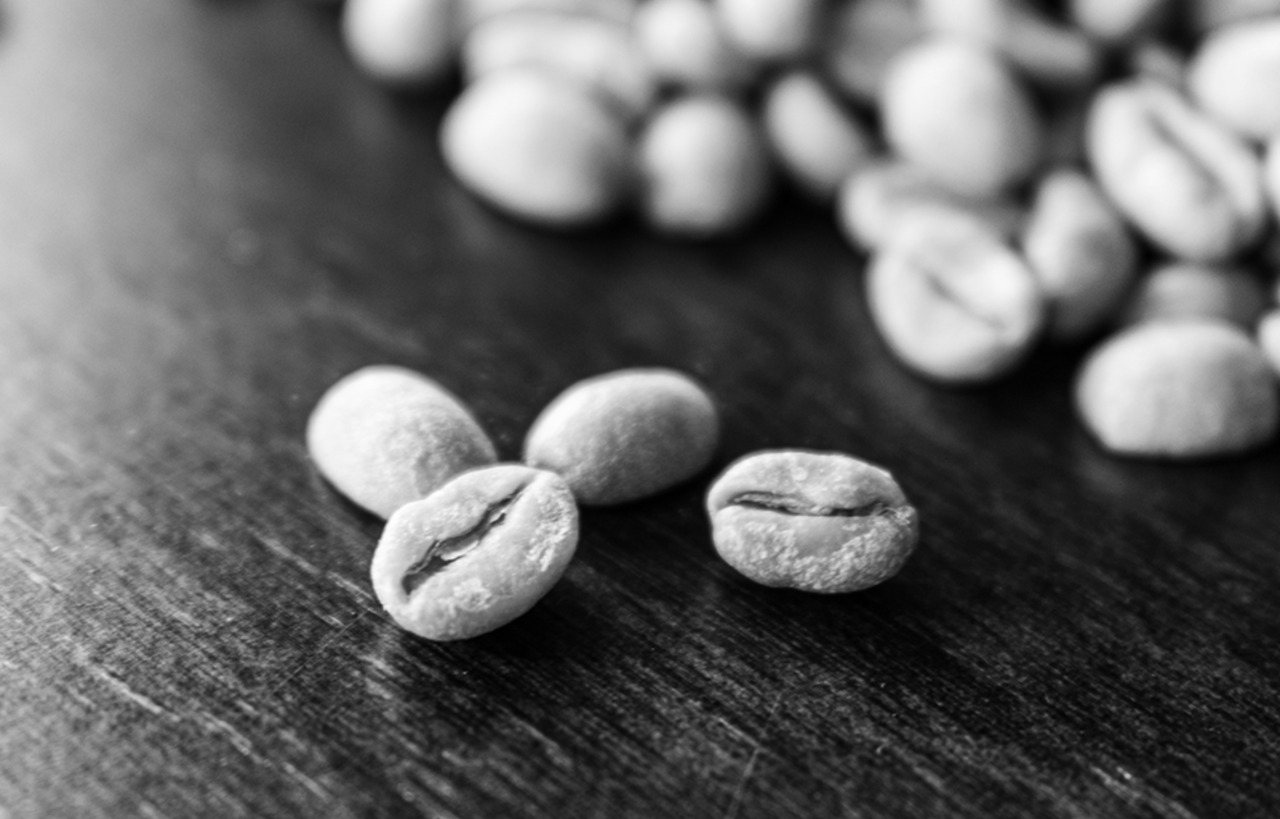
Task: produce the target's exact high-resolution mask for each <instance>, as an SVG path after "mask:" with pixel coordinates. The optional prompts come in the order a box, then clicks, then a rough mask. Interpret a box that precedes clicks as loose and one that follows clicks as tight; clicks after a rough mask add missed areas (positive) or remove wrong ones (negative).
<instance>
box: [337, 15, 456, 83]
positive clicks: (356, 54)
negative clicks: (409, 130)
mask: <svg viewBox="0 0 1280 819" xmlns="http://www.w3.org/2000/svg"><path fill="white" fill-rule="evenodd" d="M456 6H457V0H347V1H346V5H345V6H344V7H343V10H342V36H343V40H344V42H345V43H346V46H347V51H348V52H349V53H350V54H351V58H352V59H353V60H354V61H355V63H356V65H358V66H359V67H360V68H361V69H362V70H364V72H365V73H367V74H369V75H370V76H372V77H374V78H375V79H377V80H380V81H382V82H385V83H389V84H392V85H423V84H430V83H436V82H440V81H441V80H443V79H444V78H445V77H446V76H448V75H449V73H450V72H452V70H453V58H454V55H455V53H456V51H457V47H456V46H457V44H456V39H455V34H454V31H455V25H456V21H455V16H456V14H457V9H456Z"/></svg>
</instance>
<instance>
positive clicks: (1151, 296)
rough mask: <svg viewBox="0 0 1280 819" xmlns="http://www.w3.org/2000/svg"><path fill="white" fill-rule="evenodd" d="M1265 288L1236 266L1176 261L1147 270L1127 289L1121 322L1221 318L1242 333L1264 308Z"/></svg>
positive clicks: (1250, 328)
mask: <svg viewBox="0 0 1280 819" xmlns="http://www.w3.org/2000/svg"><path fill="white" fill-rule="evenodd" d="M1267 302H1268V299H1267V291H1266V288H1264V287H1263V286H1262V282H1260V281H1258V279H1257V277H1256V276H1254V275H1252V274H1251V273H1249V272H1248V271H1247V270H1244V269H1242V268H1239V267H1229V266H1223V265H1204V264H1192V263H1189V262H1175V263H1173V264H1166V265H1163V266H1161V267H1158V268H1156V269H1155V270H1153V271H1151V273H1149V274H1148V275H1147V276H1146V277H1145V278H1143V279H1142V281H1140V282H1139V283H1138V286H1137V287H1136V288H1135V289H1134V291H1133V293H1132V294H1130V296H1129V300H1128V304H1127V305H1126V307H1125V309H1124V315H1123V316H1122V321H1123V322H1124V323H1126V324H1140V323H1142V322H1147V321H1169V320H1177V319H1192V318H1202V319H1220V320H1222V321H1225V322H1227V323H1229V324H1234V325H1236V326H1238V327H1240V328H1241V329H1242V330H1245V331H1246V332H1248V331H1250V330H1252V329H1253V326H1254V325H1255V324H1256V323H1257V321H1258V319H1259V318H1260V317H1261V316H1262V314H1263V312H1265V311H1266V309H1267Z"/></svg>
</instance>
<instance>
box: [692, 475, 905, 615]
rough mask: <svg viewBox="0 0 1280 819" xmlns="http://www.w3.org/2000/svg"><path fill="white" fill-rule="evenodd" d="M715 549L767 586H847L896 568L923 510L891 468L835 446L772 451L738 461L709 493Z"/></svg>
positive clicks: (884, 576)
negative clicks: (835, 449)
mask: <svg viewBox="0 0 1280 819" xmlns="http://www.w3.org/2000/svg"><path fill="white" fill-rule="evenodd" d="M707 514H708V515H709V516H710V518H711V526H712V539H713V540H714V542H715V547H716V551H717V552H719V554H720V556H721V557H722V558H724V560H725V562H727V563H728V564H729V565H730V566H732V567H733V568H735V569H737V570H738V571H739V572H741V573H742V574H744V575H746V576H747V577H749V578H750V579H752V580H754V581H756V582H757V583H763V584H764V585H766V586H779V587H783V588H791V589H800V590H802V591H810V592H824V593H837V592H851V591H858V590H860V589H865V588H869V587H871V586H874V585H876V584H878V583H883V582H884V581H885V580H888V579H889V578H890V577H893V576H894V575H895V574H897V573H898V570H899V569H901V568H902V566H903V564H904V563H906V561H907V558H909V557H910V556H911V553H912V551H913V550H914V549H915V546H916V541H917V540H918V539H919V528H920V527H919V518H918V515H917V513H916V510H915V508H914V507H913V506H911V504H910V503H909V502H908V501H907V498H906V496H905V495H904V494H903V493H902V489H901V488H899V486H898V484H897V482H896V481H894V479H893V477H892V476H891V475H890V474H889V473H888V472H886V471H885V470H883V469H880V468H878V467H875V466H872V465H871V464H868V463H865V462H863V461H860V460H858V459H856V458H852V457H849V456H848V455H841V454H838V453H822V452H806V451H798V450H791V451H772V452H759V453H755V454H753V455H748V456H747V457H745V458H742V459H741V460H739V461H737V462H735V463H734V464H733V465H731V466H730V467H729V468H728V469H727V470H725V472H724V474H722V475H721V476H720V477H719V478H717V479H716V481H715V483H714V484H712V486H711V490H710V492H708V493H707Z"/></svg>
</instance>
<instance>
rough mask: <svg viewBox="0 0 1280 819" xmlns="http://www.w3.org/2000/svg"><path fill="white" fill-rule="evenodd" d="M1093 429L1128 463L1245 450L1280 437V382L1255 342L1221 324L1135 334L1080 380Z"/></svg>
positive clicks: (1101, 355)
mask: <svg viewBox="0 0 1280 819" xmlns="http://www.w3.org/2000/svg"><path fill="white" fill-rule="evenodd" d="M1075 401H1076V408H1077V410H1078V411H1079V413H1080V416H1081V418H1082V419H1083V420H1084V424H1085V426H1086V427H1087V428H1088V429H1089V431H1090V432H1091V433H1092V434H1093V435H1094V437H1095V438H1097V439H1098V441H1099V442H1100V443H1101V444H1102V445H1103V446H1104V447H1106V448H1107V449H1109V450H1111V451H1112V452H1115V453H1117V454H1120V455H1130V456H1137V457H1150V458H1194V457H1206V456H1214V455H1227V454H1231V453H1237V452H1244V451H1246V450H1249V449H1253V448H1255V447H1257V446H1260V445H1261V444H1263V443H1265V442H1267V441H1268V440H1270V439H1271V437H1272V436H1273V435H1274V434H1275V431H1276V424H1277V420H1280V407H1278V405H1277V404H1278V402H1277V398H1276V379H1275V375H1274V374H1273V373H1272V371H1271V368H1270V367H1269V366H1268V364H1267V360H1266V358H1265V357H1264V356H1263V354H1262V352H1261V350H1259V349H1258V347H1257V345H1255V344H1254V343H1253V342H1252V341H1251V340H1250V339H1249V337H1248V336H1246V335H1245V334H1244V333H1243V332H1241V331H1240V330H1239V329H1237V328H1235V327H1232V326H1231V325H1228V324H1224V323H1222V322H1218V321H1212V320H1203V319H1196V320H1184V321H1165V322H1152V323H1147V324H1140V325H1137V326H1136V327H1134V328H1132V329H1129V330H1126V331H1124V332H1122V333H1120V334H1118V335H1116V336H1115V337H1113V338H1112V339H1110V340H1109V341H1107V342H1105V343H1104V344H1102V345H1100V346H1099V347H1098V348H1097V349H1096V350H1094V352H1093V353H1092V354H1091V355H1090V356H1089V358H1088V360H1087V361H1086V362H1085V364H1084V366H1083V368H1082V369H1081V371H1080V375H1079V377H1078V379H1077V381H1076V388H1075Z"/></svg>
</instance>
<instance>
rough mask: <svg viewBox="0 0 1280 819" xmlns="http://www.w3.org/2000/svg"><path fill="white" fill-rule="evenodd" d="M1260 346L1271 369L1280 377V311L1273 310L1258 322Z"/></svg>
mask: <svg viewBox="0 0 1280 819" xmlns="http://www.w3.org/2000/svg"><path fill="white" fill-rule="evenodd" d="M1258 346H1260V347H1261V348H1262V354H1263V355H1265V356H1266V357H1267V362H1268V363H1269V364H1270V365H1271V369H1272V370H1274V371H1275V372H1276V374H1277V375H1280V309H1273V310H1271V311H1270V312H1268V313H1267V314H1266V315H1265V316H1263V317H1262V320H1261V321H1259V322H1258Z"/></svg>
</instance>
